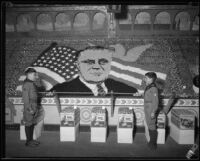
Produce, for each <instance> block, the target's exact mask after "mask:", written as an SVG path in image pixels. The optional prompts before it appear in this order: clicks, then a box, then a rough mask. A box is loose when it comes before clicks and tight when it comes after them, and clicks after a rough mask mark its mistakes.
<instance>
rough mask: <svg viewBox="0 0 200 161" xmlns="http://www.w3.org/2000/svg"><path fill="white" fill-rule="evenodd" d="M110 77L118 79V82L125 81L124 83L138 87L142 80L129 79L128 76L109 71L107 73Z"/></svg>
mask: <svg viewBox="0 0 200 161" xmlns="http://www.w3.org/2000/svg"><path fill="white" fill-rule="evenodd" d="M109 74H110V75H112V76H114V77H116V78H118V79H120V80H125V81H128V82H130V83H131V84H136V85H138V86H140V85H141V83H142V80H141V79H138V78H134V77H131V76H129V75H126V74H122V73H117V72H115V71H110V73H109ZM133 82H134V83H133Z"/></svg>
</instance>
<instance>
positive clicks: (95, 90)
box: [79, 77, 108, 96]
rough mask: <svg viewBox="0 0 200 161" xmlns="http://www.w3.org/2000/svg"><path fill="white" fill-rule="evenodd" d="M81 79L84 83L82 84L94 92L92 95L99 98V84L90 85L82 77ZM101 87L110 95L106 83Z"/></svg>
mask: <svg viewBox="0 0 200 161" xmlns="http://www.w3.org/2000/svg"><path fill="white" fill-rule="evenodd" d="M79 79H80V81H81V82H82V83H84V84H85V85H86V86H87V87H88V88H89V89H90V90H91V91H92V93H93V94H94V95H95V96H97V95H98V90H97V84H95V83H94V84H93V83H88V82H86V81H85V80H84V79H83V78H82V77H79ZM101 86H102V88H103V89H104V90H105V91H106V93H108V89H107V87H106V86H105V83H104V82H103V83H102V84H101Z"/></svg>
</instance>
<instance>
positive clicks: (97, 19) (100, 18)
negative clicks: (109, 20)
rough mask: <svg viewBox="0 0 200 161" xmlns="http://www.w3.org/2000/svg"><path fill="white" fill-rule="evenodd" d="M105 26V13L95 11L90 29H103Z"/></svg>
mask: <svg viewBox="0 0 200 161" xmlns="http://www.w3.org/2000/svg"><path fill="white" fill-rule="evenodd" d="M105 27H106V15H105V14H104V13H101V12H97V13H95V15H94V17H93V22H92V29H93V30H99V29H104V28H105Z"/></svg>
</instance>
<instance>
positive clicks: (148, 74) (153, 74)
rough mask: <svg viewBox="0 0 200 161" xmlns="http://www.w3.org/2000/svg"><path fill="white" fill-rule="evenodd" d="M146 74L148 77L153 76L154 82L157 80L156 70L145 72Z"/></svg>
mask: <svg viewBox="0 0 200 161" xmlns="http://www.w3.org/2000/svg"><path fill="white" fill-rule="evenodd" d="M145 76H147V77H148V78H151V79H152V80H153V82H155V81H156V79H157V75H156V73H154V72H148V73H146V74H145Z"/></svg>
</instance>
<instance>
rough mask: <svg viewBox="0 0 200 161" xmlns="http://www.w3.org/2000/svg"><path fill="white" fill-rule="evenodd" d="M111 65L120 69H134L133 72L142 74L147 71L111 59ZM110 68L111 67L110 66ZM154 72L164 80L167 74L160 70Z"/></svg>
mask: <svg viewBox="0 0 200 161" xmlns="http://www.w3.org/2000/svg"><path fill="white" fill-rule="evenodd" d="M111 66H115V67H117V68H120V69H122V70H128V71H131V72H133V71H134V72H136V73H139V74H142V75H145V73H147V72H149V71H147V70H143V69H140V68H136V67H131V66H127V65H123V64H120V63H119V62H116V61H112V62H111ZM111 70H112V67H111ZM155 73H156V74H157V77H159V78H161V79H164V80H165V79H166V76H167V75H166V74H163V73H160V72H155Z"/></svg>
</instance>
